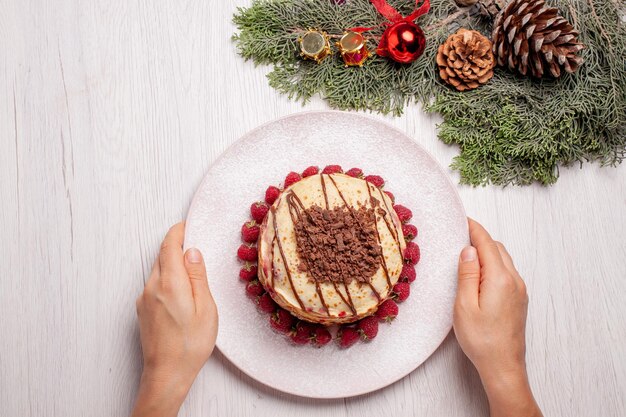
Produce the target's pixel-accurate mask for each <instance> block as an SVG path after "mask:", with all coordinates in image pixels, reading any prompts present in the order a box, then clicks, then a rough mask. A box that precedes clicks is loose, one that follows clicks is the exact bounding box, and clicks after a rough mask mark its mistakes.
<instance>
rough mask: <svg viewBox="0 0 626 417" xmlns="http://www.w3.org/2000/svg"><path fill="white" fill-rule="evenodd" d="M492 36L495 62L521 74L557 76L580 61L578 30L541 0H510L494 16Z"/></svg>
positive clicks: (569, 69) (580, 45)
mask: <svg viewBox="0 0 626 417" xmlns="http://www.w3.org/2000/svg"><path fill="white" fill-rule="evenodd" d="M491 39H492V40H493V53H494V54H495V56H496V59H497V62H498V65H500V66H504V67H508V68H509V69H510V70H513V71H517V72H519V73H520V74H522V75H526V74H528V73H530V75H532V76H533V77H537V78H541V77H542V76H544V75H547V74H550V75H552V76H553V77H559V76H560V75H561V73H562V72H561V70H562V69H563V70H565V71H567V72H570V73H572V72H574V71H576V69H577V68H578V66H579V65H580V64H582V62H583V59H582V58H581V57H580V56H578V55H577V54H578V51H580V50H581V49H583V48H584V46H583V44H582V43H580V42H579V41H578V32H577V31H576V30H574V27H573V26H572V25H571V24H570V23H569V22H568V21H567V20H565V18H564V17H563V16H561V15H559V11H558V9H556V8H554V7H548V6H546V4H545V1H544V0H512V1H511V2H510V3H508V4H507V5H506V7H505V8H504V9H502V11H501V12H500V13H499V14H498V16H497V17H496V19H495V21H494V23H493V33H492V36H491Z"/></svg>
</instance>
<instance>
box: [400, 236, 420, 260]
mask: <svg viewBox="0 0 626 417" xmlns="http://www.w3.org/2000/svg"><path fill="white" fill-rule="evenodd" d="M419 261H420V247H419V246H417V243H415V242H409V243H407V244H406V248H405V249H404V262H405V263H408V264H411V265H415V264H416V263H418V262H419Z"/></svg>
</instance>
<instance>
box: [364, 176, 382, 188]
mask: <svg viewBox="0 0 626 417" xmlns="http://www.w3.org/2000/svg"><path fill="white" fill-rule="evenodd" d="M365 181H367V182H369V183H370V184H374V185H375V186H376V187H378V188H383V187H384V186H385V180H384V179H383V178H382V177H380V176H378V175H368V176H367V177H365Z"/></svg>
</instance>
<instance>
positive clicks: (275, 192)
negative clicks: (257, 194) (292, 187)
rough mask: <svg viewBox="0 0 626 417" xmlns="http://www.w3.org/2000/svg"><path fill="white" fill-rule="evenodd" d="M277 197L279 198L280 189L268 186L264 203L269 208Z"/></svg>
mask: <svg viewBox="0 0 626 417" xmlns="http://www.w3.org/2000/svg"><path fill="white" fill-rule="evenodd" d="M278 196H280V188H278V187H274V186H273V185H270V186H269V187H267V190H265V202H266V203H267V204H269V205H270V206H271V205H272V204H274V201H276V199H278Z"/></svg>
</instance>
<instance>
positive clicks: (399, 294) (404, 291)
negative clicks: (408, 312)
mask: <svg viewBox="0 0 626 417" xmlns="http://www.w3.org/2000/svg"><path fill="white" fill-rule="evenodd" d="M393 295H394V297H395V299H396V300H398V302H402V301H404V300H406V299H407V298H409V295H411V285H410V284H409V283H408V282H398V283H396V285H394V286H393Z"/></svg>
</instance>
